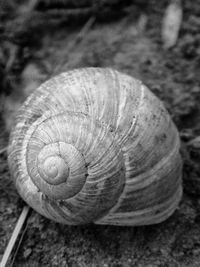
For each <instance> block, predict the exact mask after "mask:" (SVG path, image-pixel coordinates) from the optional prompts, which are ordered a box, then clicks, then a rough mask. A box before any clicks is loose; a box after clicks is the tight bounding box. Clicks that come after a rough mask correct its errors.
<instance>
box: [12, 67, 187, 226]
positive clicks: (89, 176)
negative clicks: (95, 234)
mask: <svg viewBox="0 0 200 267" xmlns="http://www.w3.org/2000/svg"><path fill="white" fill-rule="evenodd" d="M9 147H10V149H9V151H8V161H9V166H10V170H11V173H12V175H13V177H14V180H15V184H16V187H17V189H18V191H19V193H20V195H21V196H22V197H23V198H24V200H25V201H27V202H28V203H29V205H30V206H32V207H33V208H34V209H36V210H37V211H38V212H40V213H41V214H43V215H44V216H46V217H48V218H51V219H53V220H55V221H58V222H62V223H67V224H81V223H88V222H96V223H103V224H104V223H106V224H119V225H135V224H149V223H154V222H155V223H156V222H159V221H162V220H163V219H165V218H167V217H168V216H169V215H171V213H172V212H173V211H174V209H175V208H176V206H177V204H178V202H179V200H180V197H181V192H182V190H181V174H180V173H181V160H180V155H179V138H178V133H177V130H176V128H175V126H174V124H173V122H172V121H171V119H170V117H169V115H168V113H167V112H166V110H165V109H164V107H163V105H162V103H161V102H160V101H159V100H158V99H157V98H156V97H155V96H154V95H153V94H152V93H151V92H150V91H149V90H148V89H147V88H146V87H145V86H144V85H142V83H141V82H140V81H137V80H135V79H133V78H131V77H129V76H127V75H124V74H121V73H119V72H117V71H114V70H111V69H100V68H86V69H79V70H74V71H70V72H67V73H62V74H60V75H58V76H56V77H54V78H52V79H50V80H49V81H47V82H45V83H44V84H42V85H41V86H40V87H39V88H38V89H37V90H36V91H35V92H34V93H33V94H32V95H31V96H30V97H29V98H28V99H27V100H26V101H25V103H24V105H23V106H22V108H21V109H20V110H19V113H18V116H17V118H16V125H15V128H14V130H13V131H12V133H11V136H10V146H9ZM172 200H173V201H172ZM150 205H151V206H152V207H153V209H151V210H150V211H149V206H150ZM139 211H140V213H138V212H139ZM147 215H148V216H147ZM142 216H143V218H142ZM145 216H146V217H145Z"/></svg>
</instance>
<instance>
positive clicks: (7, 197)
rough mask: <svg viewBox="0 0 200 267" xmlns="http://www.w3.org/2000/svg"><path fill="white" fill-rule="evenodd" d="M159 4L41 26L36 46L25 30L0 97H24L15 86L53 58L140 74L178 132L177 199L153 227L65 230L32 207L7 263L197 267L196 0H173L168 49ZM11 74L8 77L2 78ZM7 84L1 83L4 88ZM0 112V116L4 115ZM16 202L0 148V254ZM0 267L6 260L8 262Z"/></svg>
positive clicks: (199, 43)
mask: <svg viewBox="0 0 200 267" xmlns="http://www.w3.org/2000/svg"><path fill="white" fill-rule="evenodd" d="M146 2H148V4H147V3H146ZM167 4H168V1H156V0H151V1H132V3H131V4H130V5H129V7H128V8H127V9H125V12H124V14H123V15H122V16H120V17H119V18H118V17H117V18H113V19H112V20H111V21H109V20H108V21H106V22H105V21H104V22H103V21H102V20H97V21H96V22H95V23H93V25H92V27H91V28H90V29H89V30H88V31H87V33H86V34H85V35H84V36H82V37H80V36H79V37H78V38H77V34H78V33H79V32H80V30H81V28H82V27H83V25H84V24H85V22H83V23H82V25H79V26H76V27H73V25H72V26H67V27H66V25H61V26H60V27H59V28H58V27H57V28H52V30H51V31H50V30H48V31H47V32H42V34H41V33H40V34H39V35H38V36H37V35H36V37H38V38H40V41H38V43H37V44H36V43H34V40H35V39H34V37H35V35H34V34H33V43H23V45H24V46H26V47H25V49H23V54H22V55H19V53H18V54H17V59H15V58H14V59H13V61H16V62H15V63H13V62H12V63H13V64H14V66H15V68H10V71H7V72H6V71H5V70H4V68H3V67H4V66H3V64H1V68H2V70H1V78H0V83H1V85H0V86H1V95H3V94H4V95H6V97H7V98H4V99H8V97H9V95H10V94H11V98H12V101H13V102H12V101H11V103H15V101H14V99H19V101H21V99H23V97H24V95H23V94H22V93H20V86H21V88H23V90H24V91H25V93H24V94H28V92H29V90H32V87H34V86H36V85H37V83H40V81H43V80H45V79H46V78H47V77H49V75H50V73H52V72H56V71H57V70H56V71H55V66H57V65H59V62H61V63H62V64H63V59H64V63H65V64H64V66H62V69H65V70H66V69H72V68H75V67H76V68H77V67H86V66H99V67H112V68H115V69H118V70H120V71H123V72H125V73H128V74H130V75H132V76H134V77H137V78H139V79H141V80H142V81H143V82H144V83H145V84H146V85H147V86H148V87H149V88H150V89H151V90H152V91H153V92H154V93H155V94H156V95H157V96H158V97H159V98H160V99H162V100H163V102H164V104H165V106H166V108H167V109H168V111H169V112H170V114H171V116H172V118H173V120H174V122H175V124H176V125H177V127H178V129H179V131H180V136H181V141H182V146H181V154H182V157H183V162H184V166H183V186H184V195H183V198H182V201H181V203H180V205H179V208H178V210H177V211H176V212H175V213H174V214H173V215H172V216H171V217H170V218H169V219H168V220H167V221H165V222H163V223H161V224H158V225H152V226H143V227H112V226H98V225H86V226H73V227H70V226H64V225H60V224H56V223H54V222H52V221H49V220H47V219H45V218H44V217H42V216H40V215H39V214H37V213H35V212H34V211H32V212H31V214H30V215H29V218H28V221H27V225H26V229H25V231H24V235H23V240H22V242H21V244H20V246H19V249H18V252H17V254H16V255H14V254H13V255H12V258H13V261H14V263H13V266H59V267H62V266H70V267H71V266H74V267H75V266H89V267H90V266H92V267H97V266H103V267H121V266H125V267H129V266H136V267H143V266H145V267H154V266H155V267H158V266H159V267H164V266H165V267H168V266H170V267H177V266H181V267H197V266H200V139H198V136H200V32H199V29H200V20H199V16H200V1H199V0H195V1H190V0H185V1H183V3H182V5H183V21H182V25H181V30H180V34H179V38H178V41H177V43H176V45H175V46H174V47H173V48H171V49H169V50H165V49H164V48H163V44H162V41H161V23H162V18H163V15H164V12H165V9H166V6H167ZM74 40H75V41H74ZM11 46H12V45H11ZM27 51H28V52H27ZM27 55H28V56H27ZM30 55H31V56H30ZM1 56H2V55H1ZM20 60H21V61H20ZM19 62H22V64H21V65H20V64H19ZM16 66H17V67H16ZM27 66H28V67H27ZM1 68H0V69H1ZM27 68H28V70H27ZM7 69H9V68H8V67H7ZM13 69H14V70H13ZM29 71H30V72H31V73H34V72H35V73H36V74H35V75H36V76H37V77H38V79H36V81H35V80H34V84H33V85H30V84H28V83H29V82H27V81H29V80H28V78H27V80H26V79H25V78H23V79H24V80H23V79H22V78H21V77H26V75H28V74H27V73H29ZM59 71H60V70H59ZM38 73H39V74H38ZM11 74H12V75H13V76H12V78H13V80H14V82H13V83H11V82H10V83H9V81H10V80H9V75H11ZM23 75H24V76H23ZM32 75H33V74H32ZM19 77H20V78H19ZM20 79H21V80H20ZM7 84H9V86H10V87H9V88H10V89H9V90H7V91H6V89H5V88H6V85H7ZM19 85H20V86H19ZM29 86H30V88H29ZM12 90H13V91H12ZM8 91H9V92H8ZM14 91H15V92H14ZM13 92H14V93H13ZM20 94H21V95H20ZM22 95H23V96H22ZM1 101H2V100H1ZM9 101H10V100H9ZM9 101H8V102H9ZM2 103H3V102H1V104H2ZM9 103H10V102H9ZM2 105H3V104H2ZM10 106H12V107H13V105H12V104H10ZM12 114H13V113H12V108H10V107H9V108H8V107H6V108H5V109H4V110H3V109H2V112H1V120H0V150H1V149H3V148H4V147H6V146H7V142H8V129H9V126H8V125H7V124H12V116H13V115H12ZM5 117H9V122H7V121H6V122H5V121H4V119H5ZM10 121H11V122H10ZM6 125H7V126H6ZM6 127H7V128H6ZM23 205H24V203H23V202H22V200H21V199H20V197H19V196H18V194H17V192H16V191H15V188H14V185H13V184H12V180H11V177H10V175H9V171H8V166H7V161H6V152H5V153H1V155H0V258H1V256H2V255H3V252H4V250H5V247H6V245H7V242H8V240H9V238H10V236H11V233H12V230H13V229H14V226H15V224H16V222H17V219H18V217H19V214H20V212H21V210H22V207H23ZM8 266H12V265H11V261H10V265H8Z"/></svg>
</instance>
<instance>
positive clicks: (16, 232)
mask: <svg viewBox="0 0 200 267" xmlns="http://www.w3.org/2000/svg"><path fill="white" fill-rule="evenodd" d="M29 210H30V208H29V206H24V208H23V210H22V212H21V214H20V217H19V219H18V221H17V224H16V226H15V229H14V231H13V233H12V236H11V238H10V241H9V243H8V245H7V247H6V250H5V252H4V254H3V258H2V260H1V264H0V267H5V266H6V264H7V262H8V259H9V257H10V254H11V252H12V249H13V247H14V245H15V242H16V240H17V237H18V235H19V233H20V231H21V229H22V226H23V224H24V222H25V220H26V217H27V215H28V212H29Z"/></svg>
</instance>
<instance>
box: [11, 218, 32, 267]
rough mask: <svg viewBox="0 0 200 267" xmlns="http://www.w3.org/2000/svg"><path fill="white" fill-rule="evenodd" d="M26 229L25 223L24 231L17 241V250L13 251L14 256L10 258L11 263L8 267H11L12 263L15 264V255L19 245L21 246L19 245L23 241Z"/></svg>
mask: <svg viewBox="0 0 200 267" xmlns="http://www.w3.org/2000/svg"><path fill="white" fill-rule="evenodd" d="M27 228H28V223H26V226H25V227H24V230H23V232H22V234H21V237H20V240H19V241H18V244H17V248H16V249H15V252H14V255H13V257H12V262H11V264H10V267H12V266H13V264H14V262H15V258H16V256H17V253H18V251H19V248H20V245H21V243H22V240H23V238H24V235H25V233H26V230H27Z"/></svg>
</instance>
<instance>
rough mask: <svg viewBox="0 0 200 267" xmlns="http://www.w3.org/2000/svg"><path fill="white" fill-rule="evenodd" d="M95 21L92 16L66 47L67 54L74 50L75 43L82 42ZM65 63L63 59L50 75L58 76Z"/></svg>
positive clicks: (65, 60)
mask: <svg viewBox="0 0 200 267" xmlns="http://www.w3.org/2000/svg"><path fill="white" fill-rule="evenodd" d="M95 20H96V17H95V16H92V17H91V18H90V19H89V20H88V21H87V22H86V23H85V25H84V26H83V28H82V29H81V30H80V32H79V33H78V34H77V35H76V36H75V38H74V39H73V40H72V41H71V42H70V44H69V45H68V47H67V51H68V54H70V52H71V51H72V50H73V49H74V48H75V46H76V45H77V43H80V42H81V41H83V38H84V37H85V36H86V34H87V33H88V31H89V30H90V28H91V27H92V25H93V24H94V22H95ZM66 62H67V59H66V58H64V59H63V62H59V64H57V67H55V68H54V71H53V73H52V74H58V73H59V71H60V70H62V68H63V67H64V66H65V63H66Z"/></svg>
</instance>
